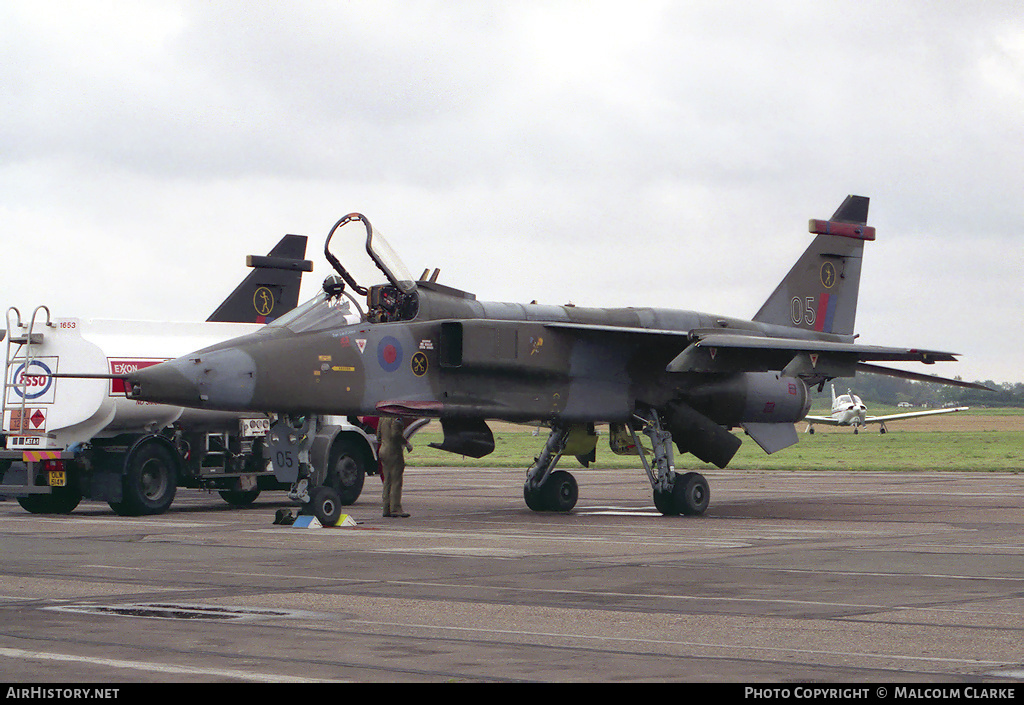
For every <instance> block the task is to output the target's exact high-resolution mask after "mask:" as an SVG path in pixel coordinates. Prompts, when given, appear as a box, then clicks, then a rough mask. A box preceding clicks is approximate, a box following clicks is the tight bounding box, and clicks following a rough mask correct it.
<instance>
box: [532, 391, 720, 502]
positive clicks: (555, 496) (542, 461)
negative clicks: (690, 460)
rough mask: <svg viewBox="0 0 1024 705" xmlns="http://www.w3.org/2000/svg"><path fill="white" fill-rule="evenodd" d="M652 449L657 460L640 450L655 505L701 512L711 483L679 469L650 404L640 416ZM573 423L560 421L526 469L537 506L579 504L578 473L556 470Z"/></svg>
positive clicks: (669, 437)
mask: <svg viewBox="0 0 1024 705" xmlns="http://www.w3.org/2000/svg"><path fill="white" fill-rule="evenodd" d="M635 418H636V419H637V421H638V422H639V425H641V426H642V429H641V430H642V433H643V434H644V435H646V436H647V437H648V438H649V439H650V441H651V446H652V449H653V455H654V459H653V465H652V464H651V463H650V462H648V459H647V457H646V456H645V455H644V453H643V452H642V451H641V452H640V453H639V455H640V461H641V462H642V463H643V466H644V471H645V472H646V473H647V478H648V479H649V480H650V482H651V488H652V489H653V490H654V506H655V507H657V509H658V511H659V512H661V513H662V514H664V515H665V516H677V515H680V514H684V515H699V514H703V513H704V511H705V510H706V509H707V508H708V502H709V501H710V500H711V488H710V486H709V485H708V481H707V480H706V479H705V478H704V476H703V475H701V474H700V473H698V472H687V473H677V472H676V470H675V460H674V457H675V456H674V453H673V450H672V434H671V433H670V432H669V431H668V430H667V429H665V428H664V426H663V425H662V420H661V417H660V416H659V414H658V412H657V411H655V410H653V409H649V410H647V411H646V412H645V413H644V415H642V416H640V415H638V416H636V417H635ZM569 430H570V427H569V426H560V425H556V426H554V428H552V430H551V434H550V435H549V436H548V440H547V442H546V443H545V444H544V450H543V451H541V454H540V456H538V457H537V459H536V460H534V462H533V465H532V466H531V467H530V469H529V470H527V472H526V484H525V485H524V486H523V498H524V499H525V500H526V506H528V507H529V508H530V509H532V510H533V511H535V512H569V511H572V509H573V507H575V506H576V500H577V499H578V498H579V488H578V487H577V485H576V479H575V478H574V477H573V476H572V475H571V474H569V473H568V472H566V471H564V470H555V469H554V468H555V465H556V464H557V463H558V461H559V459H560V458H561V457H562V454H563V453H564V452H565V447H566V443H567V441H568V439H569ZM629 432H630V433H631V434H632V436H633V443H634V445H635V447H636V448H638V449H639V448H641V445H640V440H639V438H638V437H637V431H636V429H634V428H633V427H632V425H630V426H629Z"/></svg>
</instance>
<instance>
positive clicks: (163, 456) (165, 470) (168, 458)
mask: <svg viewBox="0 0 1024 705" xmlns="http://www.w3.org/2000/svg"><path fill="white" fill-rule="evenodd" d="M177 489H178V463H177V459H176V458H175V457H174V453H173V452H172V451H171V449H170V448H168V447H167V446H165V445H164V444H163V443H161V442H159V441H149V442H143V443H141V444H140V445H139V446H137V447H136V448H135V449H134V450H133V451H132V452H131V453H130V454H129V456H128V461H127V462H126V463H125V472H124V477H123V478H122V501H120V502H110V507H111V509H113V510H114V511H115V512H117V513H118V514H120V515H121V516H141V515H143V514H163V513H164V512H166V511H167V508H168V507H170V506H171V502H173V501H174V493H175V492H176V491H177Z"/></svg>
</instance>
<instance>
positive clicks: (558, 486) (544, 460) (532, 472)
mask: <svg viewBox="0 0 1024 705" xmlns="http://www.w3.org/2000/svg"><path fill="white" fill-rule="evenodd" d="M568 440H569V426H555V427H554V428H553V429H552V430H551V434H550V435H549V436H548V440H547V442H546V443H545V444H544V450H543V451H541V454H540V456H539V457H538V458H537V459H536V460H534V461H533V465H532V466H530V469H529V470H527V471H526V484H525V485H523V499H525V500H526V506H527V507H529V508H530V509H532V510H533V511H535V512H571V511H572V508H573V507H575V506H576V500H577V499H579V487H577V485H576V478H575V477H573V476H572V475H571V474H569V473H567V472H566V471H565V470H555V469H554V468H555V464H556V463H558V460H559V458H561V457H562V453H563V452H565V445H566V443H567V442H568Z"/></svg>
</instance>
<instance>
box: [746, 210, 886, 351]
mask: <svg viewBox="0 0 1024 705" xmlns="http://www.w3.org/2000/svg"><path fill="white" fill-rule="evenodd" d="M867 219H868V199H867V198H866V197H864V196H847V197H846V200H845V201H843V204H842V205H841V206H839V209H838V210H837V211H836V212H835V214H834V215H833V216H832V217H831V218H830V219H829V220H812V221H810V231H811V232H812V233H814V234H815V235H817V237H815V238H814V241H813V242H811V244H810V246H809V247H808V248H807V249H806V250H805V251H804V253H803V255H801V257H800V259H798V260H797V262H796V264H795V265H793V268H792V269H791V270H790V271H789V274H787V275H786V277H785V278H784V279H783V280H782V282H781V283H780V284H779V285H778V287H776V289H775V291H774V292H773V293H772V295H771V296H770V297H768V300H767V301H766V302H765V303H764V306H762V307H761V310H760V311H758V312H757V315H756V316H754V320H755V321H758V322H759V323H771V324H775V325H781V326H790V327H793V328H803V329H806V330H814V331H819V332H822V333H834V334H836V335H846V336H848V335H853V327H854V322H855V321H856V317H857V294H858V291H859V289H860V267H861V261H862V258H863V253H864V242H865V241H866V240H874V239H875V229H874V228H869V227H867Z"/></svg>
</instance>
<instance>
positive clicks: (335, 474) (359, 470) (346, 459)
mask: <svg viewBox="0 0 1024 705" xmlns="http://www.w3.org/2000/svg"><path fill="white" fill-rule="evenodd" d="M365 479H366V454H365V453H364V448H363V446H362V444H360V443H358V442H356V441H355V440H353V439H351V438H343V437H341V436H339V437H338V438H337V439H336V440H335V441H334V445H333V446H332V447H331V461H330V464H329V465H328V469H327V477H326V479H325V480H324V485H325V486H327V487H331V488H332V489H333V490H334V491H335V492H337V493H338V501H339V502H341V504H343V505H346V506H347V505H349V504H354V503H355V501H356V500H357V499H359V495H360V494H361V493H362V491H363V481H364V480H365Z"/></svg>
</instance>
